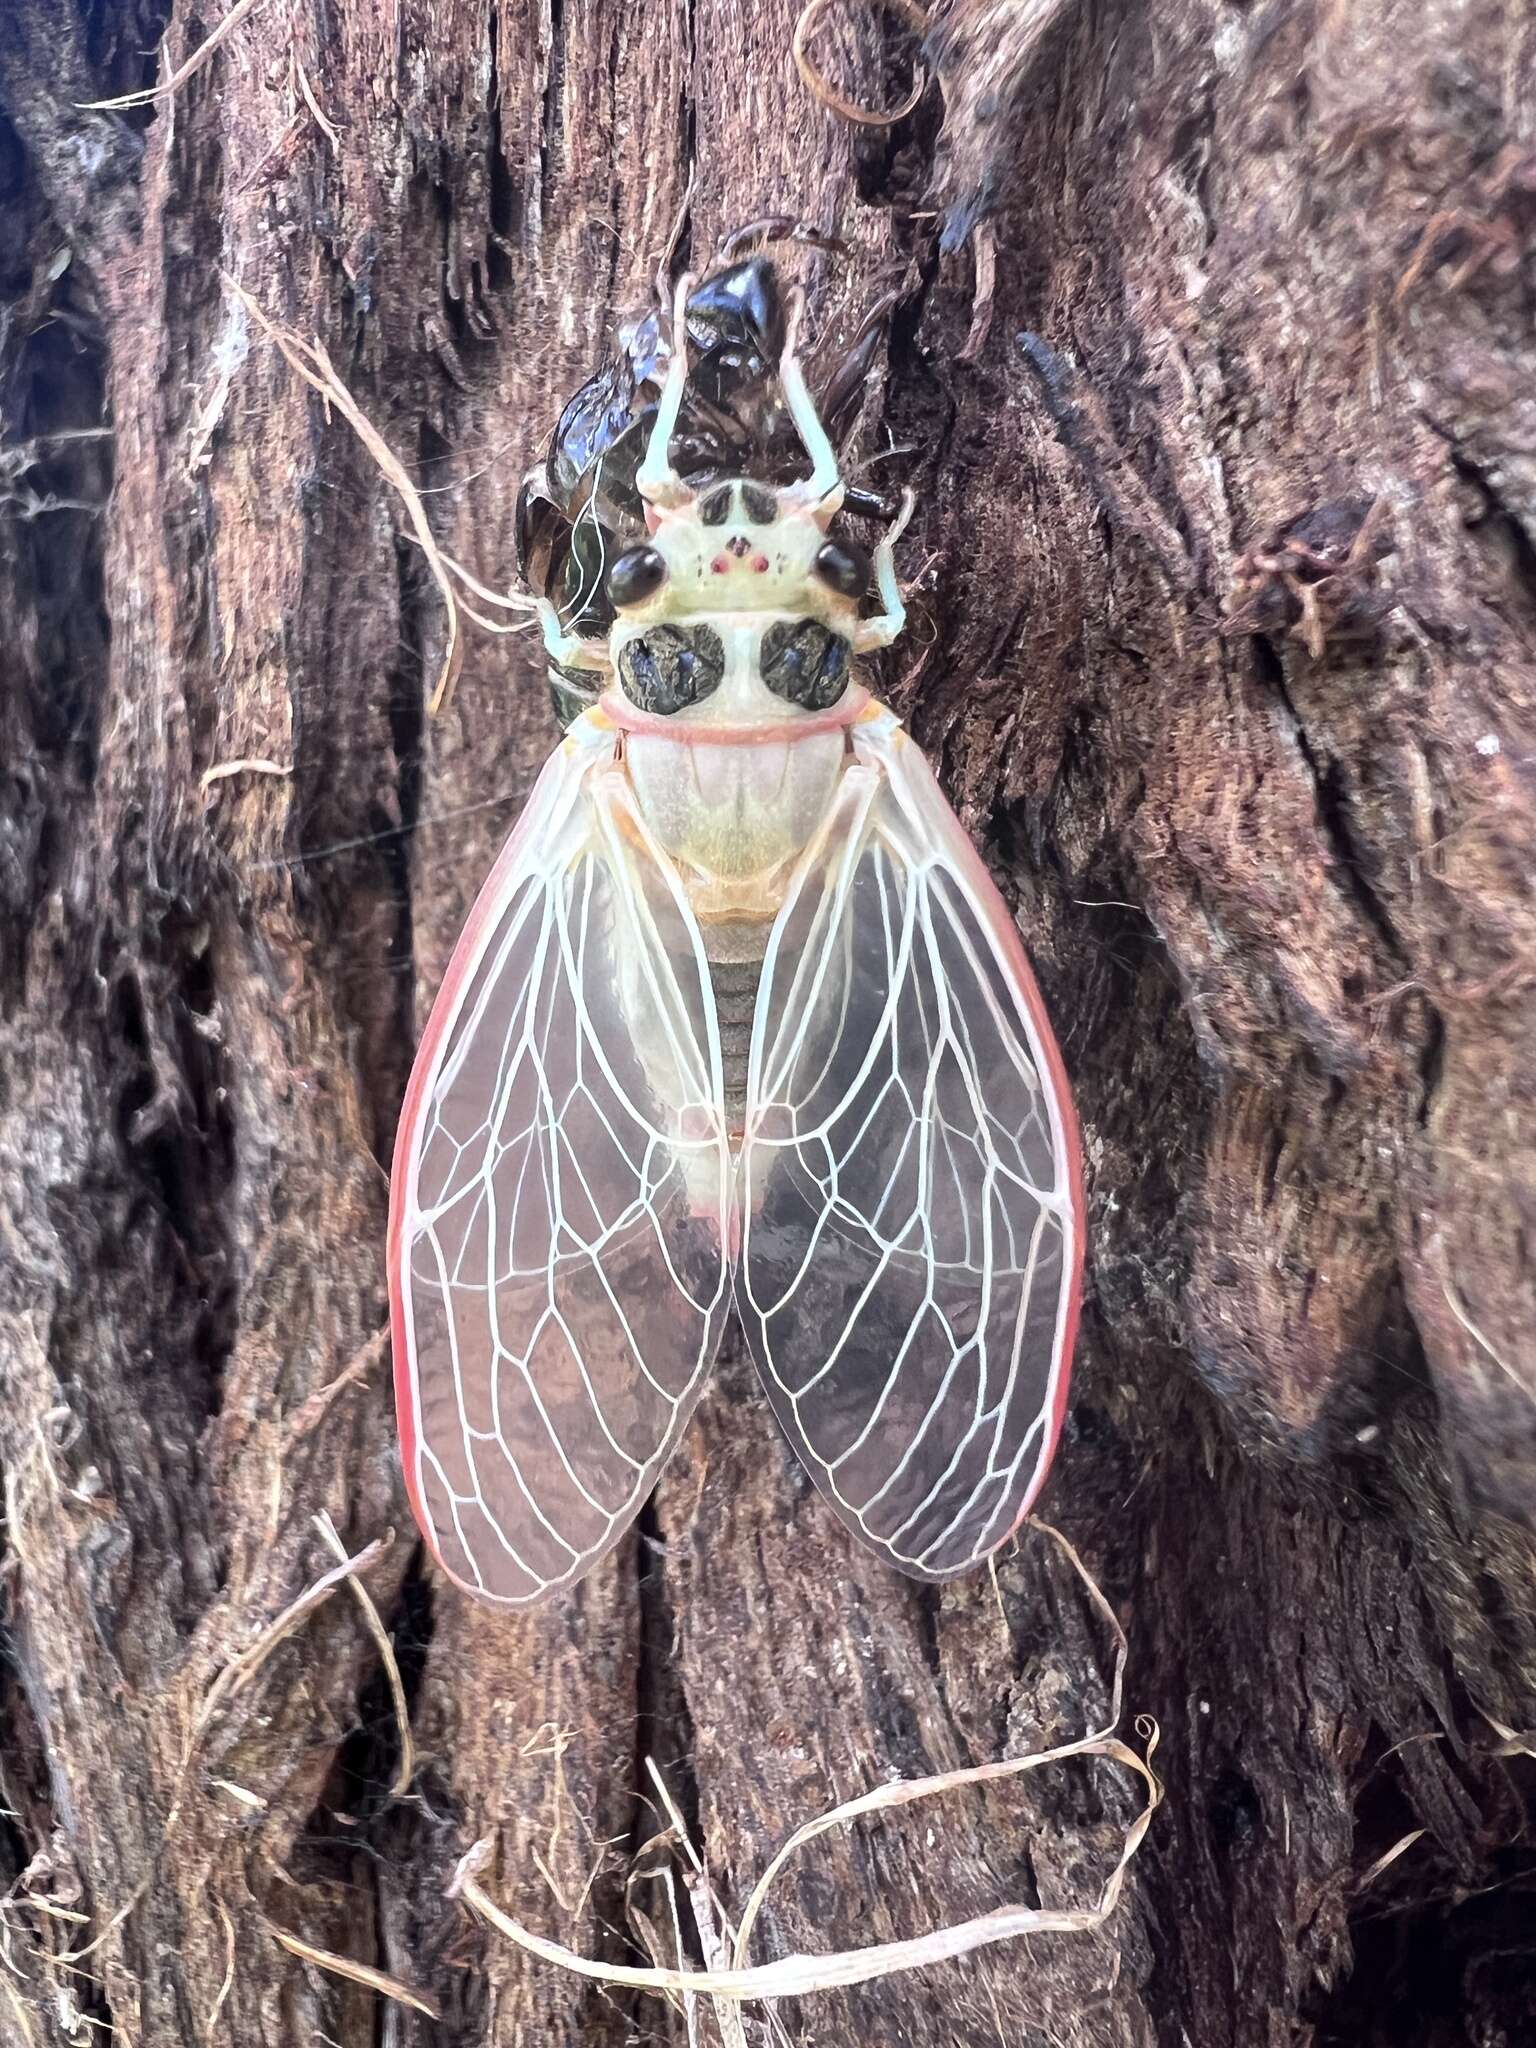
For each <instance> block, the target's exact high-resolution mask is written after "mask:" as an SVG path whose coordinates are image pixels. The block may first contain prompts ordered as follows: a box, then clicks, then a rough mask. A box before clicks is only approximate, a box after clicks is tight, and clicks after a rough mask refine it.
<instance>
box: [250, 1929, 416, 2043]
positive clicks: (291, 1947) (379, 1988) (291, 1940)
mask: <svg viewBox="0 0 1536 2048" xmlns="http://www.w3.org/2000/svg"><path fill="white" fill-rule="evenodd" d="M261 1924H262V1926H263V1927H264V1928H265V1929H266V1931H267V1933H268V1934H270V1935H271V1937H272V1939H273V1940H274V1941H275V1942H276V1943H277V1945H278V1947H279V1948H285V1949H287V1951H288V1953H289V1955H291V1956H299V1957H300V1958H301V1959H302V1960H303V1961H304V1962H306V1963H313V1964H314V1966H315V1968H316V1969H317V1970H329V1972H330V1973H331V1975H332V1976H333V1977H346V1978H348V1979H349V1980H350V1981H351V1982H352V1983H354V1984H366V1985H367V1987H368V1989H369V1990H370V1991H376V1992H377V1993H378V1994H379V1996H380V1997H381V1998H392V1999H394V2001H395V2003H396V2004H397V2005H408V2006H409V2007H410V2008H411V2010H412V2011H413V2012H422V2013H425V2014H426V2016H427V2018H428V2019H429V2020H440V2019H441V2018H442V2016H443V2015H442V2013H441V2011H440V2010H439V2009H438V2007H437V2006H436V2005H434V2004H433V2002H432V2000H431V1999H430V1998H428V1996H427V1995H426V1993H425V1992H424V1991H414V1990H412V1988H411V1986H410V1985H409V1984H402V1983H401V1981H400V1979H399V1978H398V1977H391V1976H389V1975H388V1974H387V1973H386V1972H385V1971H383V1970H376V1969H375V1968H374V1967H373V1965H372V1964H371V1963H358V1962H354V1961H353V1959H352V1958H351V1956H339V1955H337V1954H336V1953H335V1952H334V1951H333V1950H331V1949H328V1948H316V1947H315V1946H314V1944H313V1943H312V1942H308V1941H301V1940H300V1939H299V1937H298V1935H296V1934H290V1933H289V1932H288V1930H287V1928H286V1927H279V1926H278V1925H277V1923H276V1921H275V1920H268V1919H265V1918H263V1920H262V1923H261Z"/></svg>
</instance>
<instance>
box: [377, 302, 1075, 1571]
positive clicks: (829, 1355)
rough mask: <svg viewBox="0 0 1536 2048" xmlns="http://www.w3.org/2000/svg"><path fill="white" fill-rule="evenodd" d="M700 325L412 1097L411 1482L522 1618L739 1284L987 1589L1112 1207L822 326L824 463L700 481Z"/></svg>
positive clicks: (398, 1176) (670, 1416) (805, 393)
mask: <svg viewBox="0 0 1536 2048" xmlns="http://www.w3.org/2000/svg"><path fill="white" fill-rule="evenodd" d="M688 297H689V284H688V282H687V281H686V280H685V281H684V283H683V285H682V286H681V287H680V288H679V291H678V294H677V299H676V305H675V309H674V314H673V329H672V336H673V339H672V347H671V352H670V357H669V360H668V362H667V367H666V371H665V375H664V377H663V379H662V382H661V388H660V394H659V398H658V401H657V404H656V410H655V416H654V420H653V421H652V423H651V425H650V429H649V433H648V436H647V438H646V441H645V446H644V450H643V454H641V456H640V459H639V461H638V464H637V466H636V469H635V472H634V486H635V490H636V492H637V494H638V500H639V502H640V504H641V505H643V508H644V529H643V532H644V537H643V538H641V539H640V540H638V541H637V542H636V543H635V544H634V545H631V546H628V547H625V548H624V549H623V551H622V552H619V553H617V554H616V555H614V556H613V557H612V558H611V559H608V560H607V561H606V564H605V566H604V571H603V577H604V581H603V591H604V599H605V604H604V607H603V609H604V610H605V612H606V613H607V614H608V615H609V616H610V617H611V624H609V626H608V627H607V630H606V632H605V633H604V634H603V635H602V636H601V637H597V636H595V635H591V634H588V635H583V634H581V633H578V632H573V631H571V630H570V629H569V627H568V625H567V624H566V623H564V622H562V619H561V617H560V615H559V613H558V611H557V610H556V609H555V608H554V607H553V606H552V605H551V604H550V603H549V602H548V601H547V599H546V600H545V602H544V604H543V606H542V616H543V624H544V631H545V639H546V643H547V646H548V651H549V655H550V658H551V661H552V663H553V664H554V665H555V666H556V667H557V668H558V670H559V671H560V673H561V674H562V675H565V676H567V677H572V676H574V677H581V678H585V679H589V680H590V684H591V690H592V693H593V694H594V695H595V702H593V704H592V706H591V708H589V709H587V710H584V711H582V712H581V713H580V715H579V716H577V717H576V718H575V719H574V722H573V723H572V724H571V725H570V727H569V730H568V731H567V733H566V735H565V737H564V739H563V740H562V742H561V744H560V745H559V746H558V747H557V749H556V751H555V753H554V756H553V758H552V759H551V760H550V761H549V762H548V764H547V765H546V767H545V768H544V770H543V773H542V775H541V776H540V778H539V780H538V782H537V784H536V786H535V788H534V791H533V794H532V796H531V797H530V799H529V802H528V804H527V807H526V809H525V811H524V812H523V815H522V817H521V819H520V820H519V822H518V824H517V826H516V827H515V829H514V831H513V833H512V836H511V838H510V840H509V841H508V843H507V845H506V847H505V849H504V850H503V852H502V854H501V856H500V858H499V859H498V861H497V862H496V865H495V867H494V869H493V870H492V873H491V875H490V878H489V880H488V881H487V882H486V884H485V886H484V888H483V890H482V891H481V893H480V896H479V898H478V900H477V902H476V904H475V907H474V909H473V911H472V913H471V915H470V919H469V922H468V925H467V927H466V929H465V931H464V933H463V936H462V937H461V939H460V941H459V944H458V947H457V950H456V951H455V953H454V955H453V959H452V961H451V964H450V966H449V968H448V972H447V974H446V976H445V978H444V981H443V985H442V989H441V991H440V993H439V995H438V997H437V1001H436V1004H435V1006H434V1008H433V1010H432V1014H431V1018H430V1021H429V1023H428V1025H427V1029H426V1032H425V1035H424V1037H423V1040H422V1044H421V1048H420V1051H419V1053H418V1055H417V1059H416V1064H415V1068H414V1071H413V1073H412V1076H411V1080H410V1085H409V1089H408V1092H407V1096H406V1101H405V1107H404V1111H403V1115H402V1119H401V1124H400V1131H399V1138H398V1141H397V1146H396V1152H395V1163H394V1174H393V1182H392V1190H391V1214H390V1237H389V1264H390V1279H391V1300H392V1317H393V1336H394V1353H395V1374H396V1391H397V1398H398V1406H399V1418H400V1434H401V1444H402V1452H403V1457H404V1463H405V1471H406V1479H407V1485H408V1489H409V1492H410V1497H411V1502H412V1505H413V1507H414V1510H415V1513H416V1516H417V1519H418V1521H419V1522H420V1524H421V1527H422V1530H423V1532H424V1534H425V1536H426V1539H427V1542H428V1544H429V1545H430V1547H431V1549H432V1551H433V1553H434V1555H435V1556H436V1558H437V1560H438V1562H439V1563H440V1564H441V1566H442V1567H443V1569H444V1570H445V1571H446V1572H447V1573H448V1575H449V1576H450V1577H451V1578H452V1579H454V1580H455V1581H456V1582H457V1583H458V1584H459V1585H460V1586H462V1587H464V1588H465V1589H466V1590H468V1591H469V1592H471V1593H473V1594H476V1595H478V1596H480V1597H481V1598H483V1599H485V1600H488V1601H491V1602H494V1603H496V1604H497V1605H499V1606H502V1607H508V1608H517V1607H525V1606H529V1605H531V1604H533V1603H534V1602H536V1601H539V1600H543V1599H545V1598H547V1597H548V1596H549V1595H551V1594H553V1593H556V1592H558V1591H560V1590H561V1589H562V1588H564V1587H568V1586H570V1585H572V1584H573V1583H574V1582H575V1581H576V1580H578V1579H579V1578H581V1577H582V1575H583V1574H584V1573H586V1572H588V1571H590V1570H591V1569H592V1567H593V1565H594V1564H595V1563H596V1562H597V1561H598V1560H599V1559H600V1558H601V1557H603V1556H604V1554H605V1553H606V1552H607V1551H609V1550H610V1549H612V1547H613V1546H614V1545H615V1544H616V1543H617V1542H619V1540H620V1539H621V1537H622V1536H623V1535H624V1532H625V1531H626V1529H628V1527H629V1526H630V1524H631V1523H632V1522H633V1520H634V1518H635V1516H636V1515H637V1513H638V1512H639V1510H640V1508H641V1506H642V1504H643V1503H644V1501H645V1499H646V1497H647V1495H648V1493H649V1492H650V1490H651V1488H652V1486H653V1484H654V1482H655V1480H656V1477H657V1474H658V1473H659V1471H660V1470H661V1467H662V1465H663V1463H664V1461H665V1459H666V1458H667V1456H668V1454H669V1452H670V1451H671V1450H672V1448H673V1446H674V1445H675V1444H676V1443H677V1441H678V1438H679V1437H680V1435H681V1433H682V1431H683V1429H684V1428H685V1426H686V1425H687V1422H688V1419H689V1415H690V1413H691V1411H692V1409H693V1407H694V1405H695V1403H696V1402H697V1400H698V1398H699V1394H700V1391H701V1389H702V1387H703V1384H704V1381H705V1378H706V1375H707V1374H708V1372H709V1370H710V1366H711V1363H712V1361H713V1360H714V1357H715V1354H716V1351H717V1349H718V1347H719V1344H720V1341H721V1337H722V1333H723V1331H724V1328H725V1325H726V1321H727V1318H728V1315H729V1313H730V1311H731V1309H732V1306H733V1304H734V1308H735V1311H736V1313H737V1315H738V1316H739V1318H740V1321H741V1324H742V1327H743V1329H744V1331H745V1335H746V1341H747V1344H748V1346H749V1348H750V1351H751V1354H752V1357H753V1359H754V1361H755V1363H756V1366H757V1370H758V1374H759V1376H760V1378H761V1382H762V1385H763V1388H764V1390H765V1392H766V1394H767V1397H768V1400H769V1402H770V1404H771V1406H772V1408H773V1412H774V1414H775V1415H776V1416H777V1418H778V1421H779V1423H780V1425H781V1426H782V1429H783V1431H784V1434H785V1435H786V1436H787V1437H788V1439H789V1442H790V1444H791V1445H792V1447H793V1449H794V1451H795V1453H796V1454H797V1456H798V1457H799V1458H800V1460H801V1461H802V1463H803V1464H804V1466H805V1468H806V1470H807V1471H808V1472H809V1473H810V1475H811V1477H812V1478H813V1479H814V1481H815V1482H816V1485H817V1486H818V1487H819V1488H820V1489H821V1492H822V1493H823V1494H824V1495H825V1497H826V1499H827V1501H828V1502H829V1503H830V1504H831V1506H832V1508H833V1509H834V1510H835V1512H836V1513H837V1514H838V1515H839V1516H840V1517H841V1518H842V1520H843V1522H844V1523H846V1525H847V1527H848V1529H849V1530H851V1532H852V1533H853V1535H854V1536H855V1537H857V1538H858V1539H859V1540H860V1541H861V1542H862V1543H864V1544H866V1545H868V1546H869V1547H870V1548H871V1549H872V1550H874V1551H875V1552H876V1553H877V1554H878V1555H879V1556H880V1557H882V1558H883V1559H885V1560H886V1561H887V1562H888V1563H890V1564H892V1565H894V1566H896V1567H897V1568H898V1569H900V1570H901V1571H904V1572H907V1573H910V1574H912V1575H913V1576H915V1577H917V1578H920V1579H926V1580H944V1579H948V1578H951V1577H953V1576H954V1575H956V1574H957V1573H960V1572H963V1571H965V1570H967V1569H968V1568H969V1567H971V1566H973V1565H975V1564H977V1563H978V1562H979V1561H980V1560H982V1559H984V1558H985V1557H986V1556H987V1555H988V1554H989V1553H990V1552H991V1551H993V1550H994V1549H996V1548H997V1546H998V1545H999V1544H1000V1543H1002V1542H1003V1541H1004V1540H1005V1539H1006V1538H1007V1537H1008V1535H1009V1534H1010V1533H1011V1532H1012V1531H1013V1530H1014V1528H1016V1526H1017V1525H1018V1523H1019V1522H1020V1520H1021V1519H1022V1517H1023V1516H1024V1514H1025V1513H1026V1512H1027V1510H1028V1508H1029V1505H1030V1503H1031V1502H1032V1500H1033V1499H1034V1497H1035V1495H1036V1493H1037V1491H1038V1489H1039V1487H1040V1485H1041V1483H1042V1481H1043V1479H1044V1476H1045V1472H1046V1468H1047V1465H1048V1463H1049V1461H1050V1457H1051V1454H1052V1451H1053V1449H1054V1446H1055V1441H1056V1438H1057V1435H1058V1432H1059V1430H1060V1426H1061V1421H1062V1415H1063V1409H1064V1405H1065V1399H1066V1389H1067V1376H1068V1371H1069V1366H1070V1360H1071V1352H1072V1345H1073V1339H1074V1334H1075V1329H1076V1323H1077V1314H1078V1300H1079V1292H1080V1284H1081V1269H1082V1257H1083V1236H1084V1217H1083V1199H1082V1188H1081V1165H1080V1158H1079V1148H1078V1138H1077V1128H1076V1122H1075V1118H1074V1113H1073V1108H1072V1102H1071V1096H1070V1093H1069V1090H1068V1086H1067V1080H1066V1076H1065V1073H1064V1071H1063V1067H1062V1062H1061V1057H1060V1054H1059V1052H1058V1050H1057V1047H1056V1043H1055V1040H1054V1039H1053V1037H1052V1034H1051V1030H1050V1026H1049V1023H1048V1022H1047V1019H1046V1016H1045V1012H1044V1009H1043V1007H1042V1004H1041V1000H1040V996H1039V993H1038V991H1037V989H1036V986H1035V982H1034V978H1033V976H1032V974H1031V972H1030V968H1029V964H1028V962H1027V960H1026V958H1025V954H1024V950H1023V947H1022V945H1021V943H1020V939H1019V935H1018V931H1017V929H1016V927H1015V924H1014V922H1013V919H1012V918H1011V917H1010V916H1009V914H1008V911H1007V909H1006V907H1005V905H1004V903H1003V902H1002V899H1001V898H1000V896H999V894H998V892H997V890H996V888H995V887H994V885H993V883H992V881H991V879H990V877H989V876H988V874H987V871H986V868H985V867H984V865H983V863H982V861H981V859H980V858H979V856H978V855H977V853H976V851H975V849H974V848H973V847H972V845H971V844H970V842H969V840H968V839H967V837H966V835H965V832H964V830H963V829H962V827H961V825H960V823H959V821H958V820H957V818H956V817H955V815H954V813H953V812H952V811H951V809H950V808H949V805H948V804H947V803H946V801H945V799H944V797H943V795H942V794H941V792H940V790H939V787H938V784H937V782H936V780H935V778H934V776H933V773H932V771H931V770H930V768H929V767H928V765H927V763H926V762H925V760H924V759H923V756H922V754H921V753H920V752H919V750H918V748H917V747H916V746H915V745H914V744H913V742H912V741H911V740H910V739H909V738H908V736H907V735H906V733H905V732H904V731H903V730H902V727H901V725H900V723H899V722H898V720H897V719H896V718H895V716H894V715H893V714H892V713H891V712H890V711H889V710H887V709H886V708H885V706H884V705H882V704H880V703H879V702H877V701H875V700H874V699H873V698H872V697H871V696H870V694H869V692H868V690H867V689H866V688H865V686H864V685H863V684H862V683H861V682H860V681H859V667H860V660H861V657H864V656H867V655H869V654H870V653H872V652H873V651H874V650H875V649H878V648H882V647H885V646H887V645H889V644H890V643H891V642H892V641H893V640H894V639H895V638H896V637H897V635H898V634H899V633H900V632H901V630H902V627H903V625H904V622H905V610H904V605H903V598H902V593H901V590H900V586H899V584H898V582H897V577H896V569H895V555H894V549H895V543H896V540H897V538H898V536H899V533H900V530H901V527H902V526H903V525H904V524H905V520H906V518H907V516H908V515H909V513H910V510H911V500H910V497H908V498H907V499H906V500H905V501H904V504H903V508H902V511H901V514H900V515H899V517H898V518H897V520H896V521H895V522H894V523H893V525H892V526H891V527H890V528H889V529H888V530H887V531H886V533H885V536H884V538H883V539H882V540H881V541H880V543H879V545H878V546H876V547H875V549H874V551H873V554H872V555H866V554H864V553H863V552H862V551H861V550H860V549H859V548H857V547H856V546H855V545H853V544H852V543H851V542H850V541H848V540H847V539H843V538H839V537H838V535H837V534H835V533H834V532H833V531H832V528H833V522H834V521H835V520H836V519H837V516H838V513H839V511H840V509H841V508H842V507H843V505H844V501H845V497H846V494H847V487H846V486H845V483H844V481H843V478H842V476H841V475H840V465H839V460H838V455H837V451H836V447H835V444H834V442H833V440H832V438H831V437H830V435H829V433H828V431H827V427H826V424H825V421H824V418H823V416H822V415H821V413H820V412H819V411H818V408H817V406H816V405H815V403H814V401H813V399H812V398H811V395H810V392H809V389H808V387H807V383H806V379H805V375H804V372H803V369H802V366H801V362H800V355H799V348H798V330H799V326H800V322H801V317H802V314H803V300H798V301H797V302H796V303H795V305H794V307H793V308H792V310H791V313H790V315H789V318H788V320H787V322H786V331H785V333H784V336H783V341H782V354H781V356H780V359H779V362H778V382H779V386H780V389H781V391H782V394H783V401H784V404H785V406H786V408H787V411H788V414H789V417H790V419H791V420H792V422H793V425H794V428H795V431H796V433H797V434H798V437H799V442H800V444H801V445H802V447H803V458H802V461H803V466H804V469H805V473H804V474H803V475H801V474H796V475H793V476H791V477H790V479H789V480H788V481H775V482H768V481H764V480H763V477H762V476H761V475H760V474H759V475H753V474H750V473H743V474H740V475H736V476H728V477H725V478H719V477H716V478H714V479H712V480H708V481H705V482H703V483H700V482H698V481H691V480H689V479H688V478H686V477H685V476H684V475H683V474H682V473H681V472H680V470H679V469H678V468H677V467H675V466H674V450H673V440H674V435H675V432H676V430H677V426H678V421H679V415H680V413H681V411H682V408H683V405H684V397H685V390H686V387H687V382H688V353H689V351H688V344H687V320H686V310H687V305H688Z"/></svg>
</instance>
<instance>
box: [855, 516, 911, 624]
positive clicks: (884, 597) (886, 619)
mask: <svg viewBox="0 0 1536 2048" xmlns="http://www.w3.org/2000/svg"><path fill="white" fill-rule="evenodd" d="M915 503H916V500H915V499H914V497H913V495H912V493H911V491H909V490H907V491H903V492H902V494H901V510H900V511H899V512H898V513H897V514H896V517H895V519H894V520H893V521H892V522H891V524H890V526H889V527H887V529H886V531H885V533H884V535H883V536H882V537H881V539H880V541H879V543H878V544H877V546H876V548H875V552H874V568H875V588H876V590H877V591H878V592H879V594H880V603H881V606H882V609H881V610H880V611H878V612H877V613H876V614H875V616H874V617H873V618H872V619H860V621H859V624H858V629H857V631H856V632H855V634H854V636H853V651H854V653H855V654H871V653H873V652H874V650H875V649H876V648H877V647H889V646H890V644H891V642H892V641H893V640H894V639H895V638H896V636H897V635H898V634H899V633H900V632H901V630H902V628H903V627H904V626H905V625H906V623H907V607H906V603H905V601H904V600H903V598H902V595H901V585H900V584H899V583H898V582H897V581H896V543H897V541H899V540H900V539H901V536H902V534H903V533H904V532H905V531H906V526H907V521H908V520H909V519H910V518H911V517H912V507H913V505H914V504H915Z"/></svg>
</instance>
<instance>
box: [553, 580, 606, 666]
mask: <svg viewBox="0 0 1536 2048" xmlns="http://www.w3.org/2000/svg"><path fill="white" fill-rule="evenodd" d="M539 625H540V628H541V629H542V631H543V634H544V647H545V651H546V652H547V653H548V655H549V658H550V660H551V661H553V662H558V664H559V665H560V667H561V668H585V669H596V670H598V671H600V672H603V673H606V672H607V669H608V656H607V654H606V653H605V651H604V649H603V646H602V643H601V642H600V641H596V640H583V639H582V637H581V635H580V634H579V633H572V632H569V631H567V629H566V626H565V624H564V622H563V621H562V619H561V617H560V614H559V613H558V612H557V611H556V610H555V607H554V605H553V604H552V603H551V602H550V600H549V599H548V598H547V597H541V598H540V599H539Z"/></svg>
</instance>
